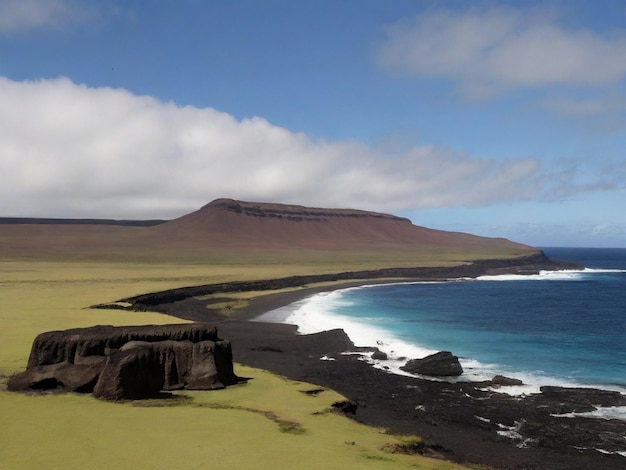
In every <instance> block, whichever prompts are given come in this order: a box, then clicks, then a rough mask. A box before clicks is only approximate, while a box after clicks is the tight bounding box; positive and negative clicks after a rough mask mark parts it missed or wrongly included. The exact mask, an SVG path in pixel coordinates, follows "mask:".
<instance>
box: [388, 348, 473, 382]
mask: <svg viewBox="0 0 626 470" xmlns="http://www.w3.org/2000/svg"><path fill="white" fill-rule="evenodd" d="M400 369H402V370H403V371H405V372H409V373H410V374H420V375H427V376H430V377H458V376H459V375H461V374H462V373H463V367H461V364H460V363H459V358H458V357H457V356H455V355H453V354H452V353H451V352H450V351H440V352H438V353H435V354H431V355H430V356H426V357H424V358H422V359H411V360H409V361H407V363H406V364H405V365H403V366H402V367H400Z"/></svg>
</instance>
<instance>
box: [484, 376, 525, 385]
mask: <svg viewBox="0 0 626 470" xmlns="http://www.w3.org/2000/svg"><path fill="white" fill-rule="evenodd" d="M490 382H491V384H492V385H493V386H504V387H512V386H516V385H524V382H522V381H521V380H520V379H515V378H512V377H506V376H504V375H496V376H494V378H493V379H491V381H490Z"/></svg>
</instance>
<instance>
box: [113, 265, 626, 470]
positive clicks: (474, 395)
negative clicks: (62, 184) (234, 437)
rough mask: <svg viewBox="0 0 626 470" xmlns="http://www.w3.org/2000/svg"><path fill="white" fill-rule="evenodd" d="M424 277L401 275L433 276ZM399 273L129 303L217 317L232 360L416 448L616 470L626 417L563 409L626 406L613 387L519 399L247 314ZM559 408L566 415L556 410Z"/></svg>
mask: <svg viewBox="0 0 626 470" xmlns="http://www.w3.org/2000/svg"><path fill="white" fill-rule="evenodd" d="M429 274H431V275H430V276H428V275H427V276H420V277H411V278H404V279H402V281H406V282H414V281H429V280H435V279H436V280H441V277H439V276H433V275H432V273H429ZM399 280H400V279H399V278H397V277H394V278H393V279H392V278H391V277H388V278H385V279H380V278H379V279H373V278H370V279H358V280H355V279H351V280H345V279H344V280H342V281H336V282H333V283H332V284H325V285H315V286H311V285H308V284H305V286H304V287H302V286H301V287H298V288H296V289H295V290H289V291H283V292H274V293H268V294H260V295H257V296H255V297H254V298H252V299H251V300H250V301H249V304H248V305H247V306H246V307H243V308H241V309H239V310H237V311H235V312H233V313H232V314H231V315H229V316H224V315H222V314H220V313H218V312H216V311H211V310H209V309H208V308H207V304H206V301H201V300H198V299H196V298H194V297H193V295H187V294H193V293H194V292H196V293H197V292H198V287H196V288H189V289H188V290H186V291H184V293H185V295H178V294H180V289H179V290H177V292H176V294H177V295H176V297H175V298H172V297H171V296H168V295H165V296H163V295H159V294H163V293H156V296H157V298H158V299H159V300H160V301H162V300H166V301H167V300H172V301H171V302H164V303H161V302H160V301H159V302H157V303H151V302H150V303H146V304H144V303H141V302H140V303H138V304H135V305H134V307H135V309H144V308H145V309H148V308H149V309H150V310H152V311H158V312H162V313H166V314H168V315H172V316H176V317H179V318H183V319H187V320H193V321H200V322H209V323H213V324H215V325H216V326H217V328H218V331H219V332H220V336H221V337H223V338H225V339H228V340H230V341H231V343H232V345H233V356H234V361H235V362H236V363H240V364H244V365H247V366H252V367H256V368H260V369H264V370H268V371H270V372H273V373H276V374H278V375H281V376H284V377H287V378H289V379H293V380H299V381H304V382H308V383H312V384H315V385H318V386H320V387H324V388H328V389H332V390H335V391H336V392H339V393H340V394H342V395H343V396H345V397H346V398H347V399H348V400H349V401H350V402H352V403H353V404H355V405H357V408H356V413H355V414H354V415H350V417H352V418H353V419H356V420H358V421H360V422H362V423H364V424H367V425H370V426H374V427H381V428H384V429H387V430H388V431H389V432H391V433H394V434H410V435H418V436H420V437H422V438H423V439H424V441H425V447H424V448H423V449H421V451H420V452H423V453H424V454H426V455H430V456H435V457H439V458H442V459H446V460H451V461H455V462H458V463H465V464H482V465H489V466H491V467H494V468H499V469H517V468H551V469H571V468H578V469H585V468H589V469H592V468H593V469H618V468H623V466H624V464H625V463H626V460H625V457H624V456H623V455H622V454H618V453H605V452H622V451H623V450H624V444H623V436H624V435H626V422H624V421H618V420H601V419H592V418H584V417H580V416H575V415H572V414H571V413H575V412H585V411H590V410H591V409H593V405H604V406H617V405H619V406H626V396H624V395H622V394H620V393H618V392H610V391H604V390H597V389H577V388H573V389H572V388H569V389H568V388H563V387H545V388H544V390H543V393H540V394H536V395H531V396H527V397H525V398H523V399H520V398H519V397H514V396H510V395H506V394H503V393H497V392H496V391H494V390H487V389H485V388H483V387H480V386H477V385H478V384H476V383H472V382H457V383H448V382H435V381H430V380H424V379H420V378H415V377H408V376H402V375H397V374H390V373H388V372H387V371H385V370H382V369H379V368H375V367H373V366H372V365H371V364H370V363H368V362H365V361H363V360H362V359H361V358H360V357H359V356H358V355H355V354H351V355H345V354H342V353H343V352H345V351H347V350H355V349H358V348H355V347H354V344H353V343H352V341H351V340H350V338H348V336H347V335H346V334H345V333H344V332H343V331H342V330H331V331H326V332H322V333H317V334H312V335H298V334H297V327H296V326H295V325H287V324H282V323H265V322H258V321H250V320H252V319H254V318H256V317H258V316H260V315H262V314H263V313H266V312H268V311H271V310H275V309H277V308H280V307H284V306H286V305H289V304H292V303H294V302H297V301H300V300H303V299H305V298H307V297H310V296H312V295H314V294H317V293H320V292H328V291H333V290H337V289H342V288H347V287H360V286H363V285H371V284H380V283H385V284H386V283H390V282H398V281H399ZM260 282H264V283H266V282H267V281H260ZM233 284H234V287H235V288H234V289H231V290H230V292H243V291H245V290H248V291H256V290H258V289H255V288H254V287H258V283H233ZM278 284H281V283H280V282H279V283H278ZM200 287H205V288H206V287H207V286H200ZM214 287H215V286H214ZM230 287H233V285H232V284H231V286H230ZM245 287H247V289H245ZM283 287H284V286H283ZM228 288H229V287H228V286H225V285H219V289H216V290H214V291H216V292H219V293H223V296H224V298H228V292H229V290H228ZM204 290H205V291H206V289H204ZM150 295H155V294H150ZM203 295H206V293H204V294H203ZM138 299H141V300H145V299H146V296H139V297H138ZM126 300H129V299H126ZM131 300H132V299H131ZM103 307H104V306H103ZM322 358H326V359H331V360H321V359H322ZM567 413H570V416H571V417H567V418H566V417H556V416H554V414H561V415H566V414H567ZM596 449H601V450H602V451H604V452H601V451H598V450H596Z"/></svg>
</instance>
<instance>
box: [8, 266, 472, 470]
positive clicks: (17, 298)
mask: <svg viewBox="0 0 626 470" xmlns="http://www.w3.org/2000/svg"><path fill="white" fill-rule="evenodd" d="M293 269H294V267H293V266H285V265H282V266H262V267H250V266H242V265H222V266H215V265H214V266H207V265H193V264H189V265H176V264H173V263H170V264H162V265H153V264H133V263H106V262H102V263H87V262H75V263H62V262H43V261H41V262H37V261H11V262H0V325H1V326H2V328H1V329H0V386H3V385H4V383H5V382H6V379H7V377H8V376H9V375H10V374H12V373H15V372H18V371H21V370H23V369H24V367H25V365H26V361H27V358H28V353H29V351H30V345H31V342H32V340H33V338H34V337H35V336H36V335H37V334H38V333H40V332H43V331H48V330H55V329H66V328H73V327H83V326H91V325H96V324H113V325H130V324H136V325H140V324H165V323H178V322H180V320H179V319H177V318H173V317H168V316H165V315H160V314H156V313H129V312H123V311H119V310H95V309H89V308H87V307H88V306H89V305H93V304H97V303H102V302H107V301H113V300H117V299H119V298H124V297H129V296H132V295H136V294H140V293H145V292H151V291H158V290H162V289H166V288H171V287H178V286H185V285H195V284H204V283H212V282H226V281H230V280H236V279H255V278H256V279H260V278H268V277H278V276H282V275H290V274H291V273H292V272H293ZM235 370H236V373H237V374H238V375H240V376H242V377H248V378H250V380H249V381H248V382H247V383H245V384H240V385H237V386H232V387H228V388H227V389H225V390H221V391H213V392H188V391H185V392H179V393H176V394H174V396H173V397H172V398H170V399H164V400H147V401H142V402H126V403H107V402H102V401H98V400H96V399H94V398H92V397H91V396H86V395H78V394H69V395H45V396H41V395H40V396H29V395H23V394H18V393H11V392H8V391H6V390H1V391H0V417H1V419H2V425H1V426H0V469H11V470H13V469H16V470H17V469H32V468H46V469H57V468H63V469H71V468H77V469H78V468H81V469H105V468H106V469H110V468H117V469H126V468H129V469H130V468H133V469H136V468H141V469H163V468H178V469H184V468H200V467H205V466H213V465H219V466H226V467H227V468H241V469H244V468H245V469H255V468H294V469H295V468H298V469H307V468H311V469H313V468H320V469H322V468H323V469H335V468H336V469H352V468H353V469H367V468H394V469H395V468H405V467H406V468H425V469H448V468H460V467H457V466H455V465H452V464H449V463H447V462H442V461H438V460H432V459H426V458H424V457H421V456H417V455H402V454H395V453H390V452H389V449H392V448H394V445H396V444H400V445H401V444H402V443H403V442H406V439H405V438H400V437H395V436H391V435H388V434H386V433H385V432H384V431H383V430H380V429H374V428H368V427H365V426H363V425H360V424H358V423H356V422H354V421H352V420H349V419H347V418H345V417H343V416H340V415H337V414H334V413H332V412H329V409H330V405H331V404H332V403H333V402H334V401H337V400H339V399H341V398H342V397H340V396H339V395H338V394H336V393H335V392H333V391H330V390H325V391H323V392H321V393H319V394H316V395H312V394H306V393H303V391H306V390H310V389H311V388H314V387H313V386H311V385H309V384H304V383H300V382H294V381H290V380H286V379H284V378H281V377H277V376H275V375H272V374H269V373H267V372H264V371H260V370H257V369H251V368H248V367H243V366H241V365H236V366H235ZM2 388H4V386H3V387H2ZM385 449H386V450H385Z"/></svg>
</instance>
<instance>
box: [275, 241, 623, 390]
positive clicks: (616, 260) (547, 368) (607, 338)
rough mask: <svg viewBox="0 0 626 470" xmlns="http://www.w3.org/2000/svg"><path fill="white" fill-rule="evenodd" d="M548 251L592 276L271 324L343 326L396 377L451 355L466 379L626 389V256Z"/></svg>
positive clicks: (315, 308)
mask: <svg viewBox="0 0 626 470" xmlns="http://www.w3.org/2000/svg"><path fill="white" fill-rule="evenodd" d="M544 251H545V252H546V254H548V255H549V256H551V257H554V258H559V259H567V260H571V261H578V262H581V263H583V264H584V265H585V266H586V269H585V270H581V271H567V272H563V271H561V272H556V273H542V274H541V275H537V276H511V275H507V276H495V277H482V278H479V279H477V280H462V281H452V282H442V283H414V284H392V285H382V286H368V287H362V288H356V289H346V290H341V291H335V292H332V293H324V294H320V295H316V296H313V297H311V298H309V299H306V300H305V301H302V302H298V303H296V304H293V305H291V306H289V307H287V308H283V309H280V311H276V312H273V313H272V314H270V317H272V316H273V318H275V319H279V320H281V321H286V322H288V323H295V324H297V325H299V329H300V331H301V332H302V333H311V332H314V331H321V330H325V329H329V328H337V327H338V328H343V329H344V330H345V331H346V332H347V333H348V335H349V336H350V337H351V338H352V340H353V341H354V342H355V343H356V344H357V345H378V346H379V348H380V349H382V350H384V351H386V352H387V353H388V354H390V356H391V358H392V359H394V360H392V361H388V362H386V363H385V365H386V366H387V367H391V369H392V370H395V371H397V372H399V370H398V367H399V365H401V364H403V363H404V361H405V360H406V359H405V358H407V357H408V358H412V357H422V356H424V355H426V354H428V353H432V352H435V351H440V350H448V351H452V352H453V353H454V354H456V355H458V356H459V357H460V358H461V363H462V365H463V367H464V369H465V373H464V376H463V377H462V378H468V379H473V380H481V379H488V378H491V377H493V375H495V374H496V373H500V374H505V375H509V376H514V377H519V378H521V379H523V380H524V382H525V383H526V384H528V385H529V386H533V387H538V386H539V385H544V384H556V385H589V386H600V387H603V388H610V389H617V390H622V391H626V249H566V248H546V249H544ZM529 391H530V390H529Z"/></svg>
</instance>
